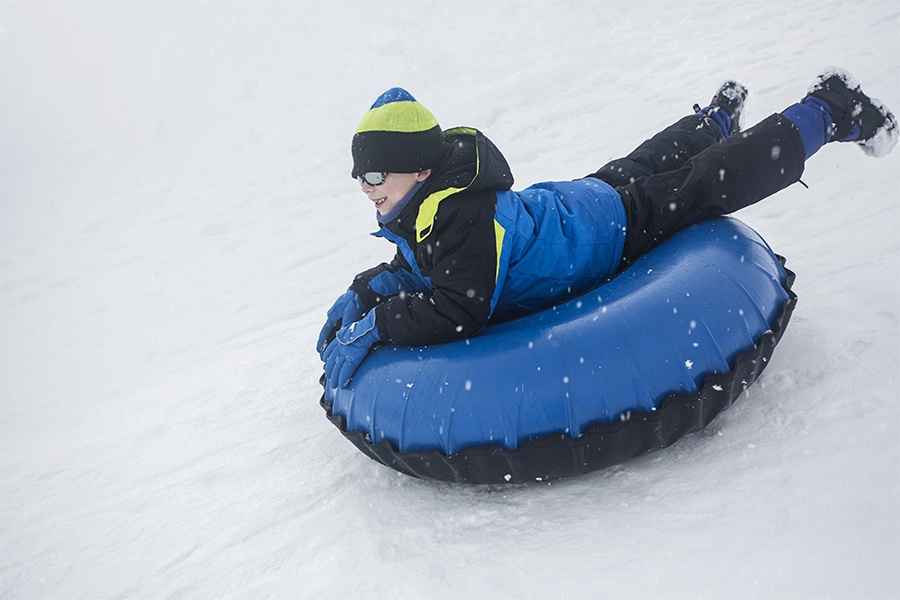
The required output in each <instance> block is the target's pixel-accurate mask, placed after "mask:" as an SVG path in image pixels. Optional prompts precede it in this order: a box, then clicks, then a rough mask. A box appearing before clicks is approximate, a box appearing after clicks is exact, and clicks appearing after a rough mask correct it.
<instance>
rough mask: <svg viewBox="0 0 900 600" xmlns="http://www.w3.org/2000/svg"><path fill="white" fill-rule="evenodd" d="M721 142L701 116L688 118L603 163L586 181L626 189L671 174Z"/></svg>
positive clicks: (717, 132)
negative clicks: (695, 156)
mask: <svg viewBox="0 0 900 600" xmlns="http://www.w3.org/2000/svg"><path fill="white" fill-rule="evenodd" d="M721 139H722V131H721V130H720V129H719V126H718V125H716V124H715V123H714V122H712V121H711V120H710V119H707V118H706V117H704V116H703V115H699V114H697V115H690V116H687V117H684V118H682V119H680V120H678V121H677V122H675V123H674V124H672V125H670V126H668V127H666V128H665V129H663V130H662V131H660V132H659V133H657V134H656V135H654V136H653V137H652V138H650V139H649V140H647V141H645V142H643V143H642V144H641V145H640V146H638V147H637V148H635V150H634V151H633V152H631V153H630V154H629V155H628V156H626V157H624V158H617V159H616V160H613V161H610V162H608V163H606V164H605V165H603V166H602V167H600V168H599V169H598V170H597V171H595V172H594V173H591V174H590V175H588V177H594V178H596V179H600V180H602V181H605V182H606V183H608V184H609V185H611V186H613V187H620V186H623V185H628V184H629V183H632V182H633V181H635V180H637V179H640V178H642V177H647V176H649V175H654V174H656V173H664V172H666V171H674V170H675V169H678V168H679V167H681V166H682V165H683V164H684V163H686V162H687V161H688V160H690V158H691V157H692V156H694V155H695V154H698V153H699V152H701V151H703V150H705V149H706V148H708V147H709V146H711V145H713V144H715V143H717V142H719V141H720V140H721Z"/></svg>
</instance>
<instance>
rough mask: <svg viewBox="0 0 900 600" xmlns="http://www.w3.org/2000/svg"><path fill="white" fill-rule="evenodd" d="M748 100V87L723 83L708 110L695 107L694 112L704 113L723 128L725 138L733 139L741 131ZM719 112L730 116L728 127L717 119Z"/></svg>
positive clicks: (736, 83) (740, 84)
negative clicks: (742, 118) (745, 103)
mask: <svg viewBox="0 0 900 600" xmlns="http://www.w3.org/2000/svg"><path fill="white" fill-rule="evenodd" d="M746 100H747V87H746V86H745V85H744V84H742V83H738V82H737V81H734V80H729V81H726V82H725V83H723V84H722V85H721V86H720V87H719V89H718V91H717V92H716V93H715V95H714V96H713V98H712V100H711V101H710V103H709V106H707V107H706V108H700V105H699V104H695V105H694V112H698V113H702V114H704V115H706V116H708V117H710V118H712V119H713V120H714V121H716V122H717V123H719V125H720V127H722V128H723V133H724V134H725V137H731V136H732V135H734V134H735V133H737V132H739V131H740V130H741V112H743V110H744V102H745V101H746ZM717 111H724V112H725V114H727V115H728V127H727V129H726V127H725V126H724V124H723V123H720V121H721V118H716V112H717Z"/></svg>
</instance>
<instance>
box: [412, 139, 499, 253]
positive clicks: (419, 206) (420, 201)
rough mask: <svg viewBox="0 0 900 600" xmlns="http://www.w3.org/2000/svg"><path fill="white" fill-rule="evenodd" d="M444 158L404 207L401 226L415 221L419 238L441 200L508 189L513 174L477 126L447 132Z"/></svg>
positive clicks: (429, 226)
mask: <svg viewBox="0 0 900 600" xmlns="http://www.w3.org/2000/svg"><path fill="white" fill-rule="evenodd" d="M444 143H445V146H446V150H445V152H444V158H443V160H441V161H440V163H439V164H438V166H436V167H435V168H434V169H433V170H432V172H431V175H430V176H429V177H428V179H427V180H426V181H425V185H424V186H423V187H422V189H420V190H419V192H418V193H417V194H416V196H415V197H414V199H413V201H412V202H410V203H409V205H408V206H407V207H406V208H405V209H404V210H403V212H402V214H401V215H400V217H399V218H398V221H401V222H402V224H401V223H398V225H399V226H400V227H401V228H403V229H406V228H409V227H410V225H412V223H411V222H414V225H415V236H416V241H417V242H421V241H422V240H424V239H425V238H426V237H428V235H429V234H430V233H431V229H432V226H433V225H434V218H435V215H436V214H437V210H438V207H439V205H440V203H441V202H443V201H444V200H446V199H447V198H450V197H451V196H453V195H454V194H458V193H460V192H473V193H474V192H479V191H484V190H491V191H501V192H502V191H506V190H509V189H511V188H512V185H513V175H512V170H511V169H510V168H509V163H507V162H506V158H504V156H503V154H502V153H501V152H500V150H499V149H498V148H497V146H495V145H494V143H493V142H492V141H491V140H489V139H488V138H487V136H485V135H484V134H483V133H481V132H480V131H478V130H477V129H473V128H470V127H458V128H456V129H448V130H447V131H445V132H444Z"/></svg>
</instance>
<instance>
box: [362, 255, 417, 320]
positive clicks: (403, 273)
mask: <svg viewBox="0 0 900 600" xmlns="http://www.w3.org/2000/svg"><path fill="white" fill-rule="evenodd" d="M350 289H351V290H353V291H354V292H356V294H357V295H358V296H359V298H360V300H361V301H362V303H363V306H365V308H366V309H367V310H371V309H372V308H375V307H376V306H378V305H379V304H381V303H383V302H385V301H386V300H387V299H388V298H391V297H392V296H398V295H401V294H414V293H416V292H422V291H425V290H427V289H428V288H427V286H425V284H424V282H423V281H422V280H421V279H420V278H419V277H417V276H416V275H415V274H413V272H412V269H411V268H410V267H409V264H408V263H407V262H406V260H404V259H403V256H402V255H401V254H400V253H399V252H398V253H397V255H396V256H395V257H394V259H393V260H392V261H391V262H390V263H381V264H380V265H378V266H376V267H372V268H371V269H368V270H367V271H363V272H362V273H360V274H359V275H357V276H356V277H355V278H354V279H353V283H352V284H351V285H350Z"/></svg>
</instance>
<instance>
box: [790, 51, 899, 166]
mask: <svg viewBox="0 0 900 600" xmlns="http://www.w3.org/2000/svg"><path fill="white" fill-rule="evenodd" d="M810 96H811V97H813V98H818V99H819V100H821V101H823V102H825V103H826V104H827V105H828V107H829V108H830V109H831V115H832V122H833V133H832V135H831V139H830V140H829V141H839V142H856V143H857V144H859V146H860V147H861V148H862V149H863V152H865V153H866V154H869V155H872V156H884V155H885V154H887V153H888V152H890V150H891V148H893V147H894V146H895V145H896V144H897V138H898V131H900V130H898V126H897V119H896V117H894V114H893V113H892V112H891V111H890V110H889V109H888V108H887V107H886V106H885V105H884V104H883V103H882V102H881V101H880V100H878V99H877V98H870V97H869V96H867V95H866V94H865V93H864V92H863V91H862V87H860V83H859V80H857V79H856V78H855V77H854V76H853V75H851V74H850V73H848V72H847V71H844V70H842V69H827V70H826V71H824V72H823V73H822V74H821V75H819V76H818V77H817V78H816V80H815V81H814V82H813V84H812V85H811V86H810V88H809V91H808V92H807V98H808V97H810Z"/></svg>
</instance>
